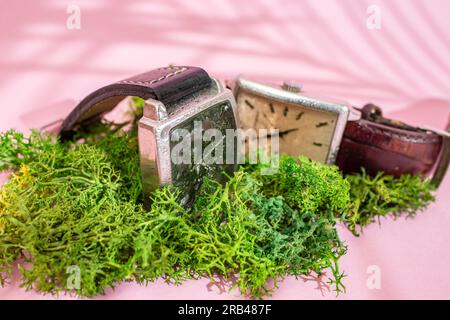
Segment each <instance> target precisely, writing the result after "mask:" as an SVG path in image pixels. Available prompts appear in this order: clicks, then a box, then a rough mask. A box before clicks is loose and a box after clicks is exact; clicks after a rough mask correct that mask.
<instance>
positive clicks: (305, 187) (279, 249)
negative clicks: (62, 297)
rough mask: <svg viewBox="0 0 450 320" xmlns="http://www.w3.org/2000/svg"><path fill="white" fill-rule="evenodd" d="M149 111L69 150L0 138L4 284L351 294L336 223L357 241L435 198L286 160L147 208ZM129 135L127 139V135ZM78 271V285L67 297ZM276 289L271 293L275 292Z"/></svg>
mask: <svg viewBox="0 0 450 320" xmlns="http://www.w3.org/2000/svg"><path fill="white" fill-rule="evenodd" d="M142 107H143V105H142V101H140V100H136V101H134V108H133V109H132V112H131V118H132V120H131V121H128V122H124V123H122V124H115V123H108V122H105V123H103V124H100V125H98V126H96V127H95V128H91V130H90V131H89V133H87V132H84V133H81V132H80V133H79V134H78V136H77V137H76V139H75V140H76V141H77V143H61V142H59V141H57V140H56V139H55V138H54V137H52V136H50V135H47V134H43V133H38V132H33V133H32V134H31V135H30V136H29V137H25V136H24V135H22V134H20V133H17V132H16V131H8V132H6V133H4V134H2V135H0V170H5V169H10V170H12V174H11V176H10V178H9V180H8V181H7V182H6V183H5V184H4V185H3V186H2V187H1V189H0V283H1V284H2V285H4V284H5V283H6V282H7V281H8V280H9V279H11V276H12V269H13V266H14V265H15V264H18V266H19V271H20V273H21V277H22V278H21V283H22V285H23V286H24V287H25V288H27V289H36V290H38V291H40V292H43V293H51V294H58V293H59V292H72V293H75V294H77V295H80V296H94V295H97V294H100V293H104V292H105V290H106V289H107V288H108V287H114V286H115V285H116V284H118V283H120V282H122V281H137V282H138V283H144V284H145V283H147V282H149V281H154V280H155V279H158V278H164V279H165V280H166V281H167V282H169V283H175V284H179V283H181V282H183V281H185V280H187V279H197V278H199V277H209V278H210V279H211V280H212V282H213V283H215V284H217V285H218V286H220V287H221V288H228V289H233V288H239V289H240V291H241V292H242V294H245V295H250V296H252V297H264V296H266V295H269V294H271V292H272V291H273V289H274V288H276V286H277V283H278V282H279V280H281V279H282V278H283V277H285V276H289V275H293V276H304V275H311V274H313V275H314V274H315V275H319V276H322V275H323V274H324V273H326V272H327V270H330V271H331V274H330V275H329V278H330V279H329V282H330V283H331V284H332V285H333V286H334V290H336V292H338V293H339V292H341V291H343V290H344V289H345V287H344V285H343V283H342V278H343V277H344V273H343V272H342V271H340V268H339V259H340V257H342V255H344V254H345V252H346V247H345V245H344V244H343V243H342V242H341V240H340V239H339V236H338V234H337V231H336V228H335V224H336V221H339V220H341V221H343V222H344V223H346V224H347V226H348V227H349V228H350V230H352V231H353V232H355V233H357V228H360V227H364V226H366V225H368V224H369V223H371V222H372V221H373V220H374V219H376V218H377V217H380V216H387V215H394V216H398V215H400V213H401V212H404V213H406V214H407V215H408V216H413V215H414V214H415V213H416V212H417V211H418V210H420V209H422V208H424V207H425V206H426V205H427V204H428V203H429V202H430V201H432V200H433V196H432V189H431V186H430V184H429V183H428V182H426V181H422V180H421V179H420V178H418V177H410V176H404V177H401V178H399V179H395V178H392V177H388V176H384V175H381V174H380V175H378V176H376V177H374V178H371V177H369V176H367V175H366V174H365V173H364V172H363V173H362V174H360V175H355V176H347V177H346V178H345V179H344V178H343V177H342V175H341V174H340V173H339V171H338V169H337V168H336V167H333V166H327V165H324V164H319V163H316V162H313V161H311V160H309V159H307V158H305V157H300V158H292V157H287V156H283V157H282V158H281V159H280V162H279V170H278V172H277V173H276V174H274V175H263V174H262V173H261V172H262V171H261V170H260V169H261V166H254V165H253V166H246V167H244V168H241V169H240V170H239V171H237V172H236V173H235V174H234V175H233V176H230V177H229V180H228V181H227V182H226V183H223V184H221V183H218V182H215V181H212V180H211V179H204V182H203V186H202V188H201V189H200V192H199V193H198V195H197V197H196V200H195V203H194V204H193V206H192V207H191V208H190V209H186V208H183V207H181V206H180V194H181V192H180V190H178V189H176V188H174V187H164V188H160V189H158V190H157V191H156V192H155V193H154V194H153V195H152V205H151V208H150V209H146V208H144V207H143V202H144V199H143V196H142V184H141V176H140V168H139V153H138V144H137V126H136V123H137V121H136V120H137V119H138V118H139V117H140V115H141V114H142ZM124 129H128V130H126V131H125V130H124ZM73 266H76V268H79V270H80V287H79V288H72V289H71V288H69V287H68V283H69V282H70V281H71V276H72V275H73V274H72V273H71V272H70V270H72V269H71V268H72V267H73ZM270 280H273V284H270V283H271V281H270Z"/></svg>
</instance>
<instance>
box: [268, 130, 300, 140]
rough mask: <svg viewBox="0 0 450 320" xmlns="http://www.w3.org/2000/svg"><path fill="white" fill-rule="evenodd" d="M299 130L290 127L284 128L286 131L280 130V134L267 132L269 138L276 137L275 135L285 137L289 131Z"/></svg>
mask: <svg viewBox="0 0 450 320" xmlns="http://www.w3.org/2000/svg"><path fill="white" fill-rule="evenodd" d="M297 130H298V128H293V129H288V130H284V131H279V132H278V134H276V133H269V134H267V138H271V137H274V136H279V137H280V138H283V136H285V135H287V134H288V133H291V132H294V131H297Z"/></svg>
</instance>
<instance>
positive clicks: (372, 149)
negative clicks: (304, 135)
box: [336, 104, 442, 177]
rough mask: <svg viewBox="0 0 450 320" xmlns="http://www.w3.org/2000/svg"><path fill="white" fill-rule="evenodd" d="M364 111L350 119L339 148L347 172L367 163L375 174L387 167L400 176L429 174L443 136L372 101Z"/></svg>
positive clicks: (340, 164) (387, 170)
mask: <svg viewBox="0 0 450 320" xmlns="http://www.w3.org/2000/svg"><path fill="white" fill-rule="evenodd" d="M361 113H362V119H361V120H358V121H350V122H348V123H347V127H346V129H345V132H344V137H343V139H342V143H341V146H340V149H339V153H338V157H337V160H336V163H337V165H338V166H339V168H340V169H341V170H342V171H343V172H344V173H353V172H359V171H360V170H361V167H364V168H365V170H366V171H367V172H368V173H369V174H371V175H375V174H376V173H377V172H378V171H383V172H385V173H386V174H389V175H393V176H396V177H398V176H400V175H402V174H414V175H416V174H419V175H426V174H428V173H429V172H430V171H431V170H432V169H433V167H434V165H435V164H436V162H437V159H438V157H439V154H440V151H441V145H442V137H441V136H439V135H437V134H435V133H432V132H429V131H426V130H422V129H419V128H415V127H412V126H409V125H406V124H404V123H402V122H399V121H394V120H390V119H386V118H384V117H383V116H382V113H381V109H380V108H378V107H376V106H375V105H372V104H368V105H366V106H365V107H364V108H363V109H362V110H361Z"/></svg>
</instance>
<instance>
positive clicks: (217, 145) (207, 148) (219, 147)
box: [170, 101, 237, 205]
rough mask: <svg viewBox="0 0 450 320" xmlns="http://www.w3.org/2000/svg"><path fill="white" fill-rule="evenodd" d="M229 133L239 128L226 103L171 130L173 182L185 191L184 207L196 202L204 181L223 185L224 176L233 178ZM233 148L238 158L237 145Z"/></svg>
mask: <svg viewBox="0 0 450 320" xmlns="http://www.w3.org/2000/svg"><path fill="white" fill-rule="evenodd" d="M227 129H237V128H236V120H235V117H234V113H233V108H232V107H231V105H230V103H229V102H228V101H224V102H221V103H219V104H216V105H214V106H212V107H210V108H208V109H206V110H203V111H201V112H200V113H197V114H195V115H194V116H193V117H192V118H190V119H188V120H186V121H184V122H182V123H180V124H179V125H177V126H175V127H173V128H172V129H171V130H170V149H171V158H172V180H173V184H174V185H176V186H178V187H180V189H181V190H183V194H184V195H185V197H184V198H183V201H182V202H183V205H188V204H190V203H191V202H192V201H193V200H194V197H195V194H196V193H197V192H198V191H199V189H200V187H201V185H202V181H203V177H205V176H207V177H210V178H212V179H214V180H216V181H223V180H224V179H225V177H226V176H225V175H224V173H226V174H228V175H231V174H233V172H234V170H235V167H236V165H235V161H234V159H233V161H230V162H229V163H230V164H227V163H226V162H227V161H226V159H227V157H226V152H225V151H226V150H227V148H226V130H227ZM233 148H234V150H233V151H234V154H236V144H234V146H233ZM228 151H229V149H228ZM174 160H175V161H174Z"/></svg>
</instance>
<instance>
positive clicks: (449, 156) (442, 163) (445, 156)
mask: <svg viewBox="0 0 450 320" xmlns="http://www.w3.org/2000/svg"><path fill="white" fill-rule="evenodd" d="M420 129H423V130H426V131H430V132H433V133H435V134H437V135H439V136H441V137H442V146H441V152H440V154H439V158H438V161H437V164H436V166H435V169H434V173H433V176H432V177H431V183H432V184H433V185H434V186H435V187H436V188H438V187H439V185H440V184H441V183H442V180H444V177H445V173H446V172H447V169H448V167H449V164H450V133H449V132H447V131H444V130H439V129H434V128H427V127H420Z"/></svg>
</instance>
